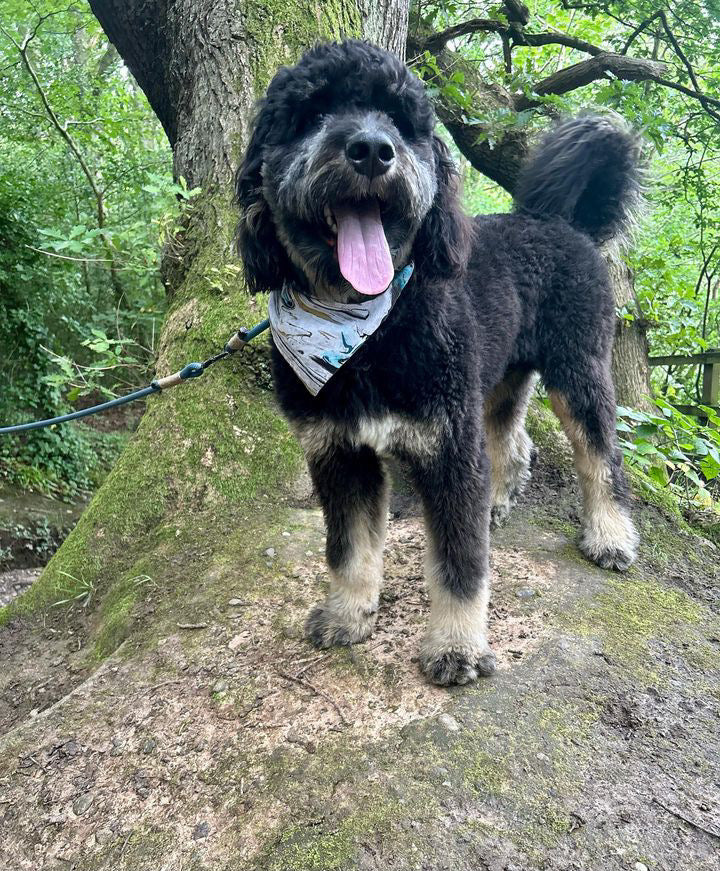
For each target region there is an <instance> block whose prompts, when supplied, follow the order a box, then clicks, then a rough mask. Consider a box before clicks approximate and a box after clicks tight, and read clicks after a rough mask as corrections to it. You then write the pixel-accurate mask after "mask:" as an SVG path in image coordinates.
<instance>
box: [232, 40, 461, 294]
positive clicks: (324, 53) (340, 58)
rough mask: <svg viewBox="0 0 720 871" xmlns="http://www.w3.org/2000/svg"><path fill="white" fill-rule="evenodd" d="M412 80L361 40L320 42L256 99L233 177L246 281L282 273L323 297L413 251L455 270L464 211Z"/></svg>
mask: <svg viewBox="0 0 720 871" xmlns="http://www.w3.org/2000/svg"><path fill="white" fill-rule="evenodd" d="M433 128H434V116H433V112H432V108H431V106H430V103H429V101H428V98H427V96H426V94H425V91H424V88H423V85H422V83H421V82H420V81H419V80H418V79H417V78H416V77H415V76H414V75H413V74H412V73H411V72H410V71H409V70H408V68H407V67H406V66H405V65H404V64H403V63H402V62H401V61H400V60H398V59H397V58H396V57H395V56H394V55H391V54H389V53H388V52H386V51H383V50H382V49H380V48H377V47H375V46H372V45H370V44H368V43H365V42H357V41H347V42H344V43H342V44H339V45H338V44H330V45H320V46H317V47H316V48H314V49H312V50H311V51H309V52H308V53H307V54H306V55H305V56H304V57H303V58H302V60H301V61H300V62H299V63H298V64H297V66H295V67H291V68H283V69H281V70H280V71H279V72H278V73H277V74H276V76H275V78H274V79H273V80H272V82H271V83H270V86H269V88H268V91H267V95H266V97H265V99H264V100H263V101H262V102H261V104H260V107H259V112H258V115H257V117H256V119H255V124H254V129H253V132H252V136H251V138H250V144H249V146H248V149H247V153H246V155H245V159H244V161H243V163H242V165H241V166H240V168H239V170H238V173H237V178H236V191H237V201H238V204H239V206H240V210H241V221H240V225H239V229H238V244H239V249H240V254H241V256H242V259H243V261H244V264H245V275H246V280H247V283H248V287H249V289H250V290H251V292H253V293H255V292H258V291H265V290H276V289H279V288H281V287H282V285H283V283H284V282H286V281H287V282H290V283H292V284H294V285H295V286H297V287H299V288H300V289H301V290H307V291H311V292H312V293H314V294H318V295H322V296H326V297H327V296H330V297H335V298H347V297H348V296H353V295H356V292H357V293H360V294H367V295H373V294H377V293H380V292H382V291H383V290H385V288H386V287H387V286H388V284H389V283H390V281H391V279H392V277H393V271H394V270H395V269H399V268H402V267H403V266H405V265H406V263H407V262H408V261H409V260H411V259H414V261H415V268H416V273H417V274H418V275H420V276H422V277H423V278H424V279H426V280H433V279H438V278H450V277H453V276H455V275H457V274H458V273H460V272H461V271H462V269H463V268H464V265H465V259H466V251H467V236H468V233H467V222H466V219H465V217H464V216H463V214H462V211H461V209H460V206H459V199H458V185H457V179H456V174H455V169H454V165H453V162H452V160H451V158H450V155H449V153H448V151H447V148H446V147H445V145H444V143H443V142H442V140H441V139H439V138H438V137H437V136H436V135H435V134H434V133H433Z"/></svg>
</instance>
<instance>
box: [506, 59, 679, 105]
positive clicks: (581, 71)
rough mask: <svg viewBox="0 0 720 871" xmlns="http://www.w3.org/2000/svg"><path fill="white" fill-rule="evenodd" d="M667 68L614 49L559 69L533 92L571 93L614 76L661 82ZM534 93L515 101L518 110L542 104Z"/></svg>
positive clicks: (630, 79) (629, 80)
mask: <svg viewBox="0 0 720 871" xmlns="http://www.w3.org/2000/svg"><path fill="white" fill-rule="evenodd" d="M664 71H665V64H663V63H660V62H659V61H653V60H646V59H642V58H631V57H626V56H625V55H622V54H615V53H614V52H603V53H602V54H599V55H597V56H596V57H593V58H589V59H588V60H584V61H580V63H576V64H573V65H572V66H569V67H565V68H564V69H562V70H558V71H557V72H556V73H553V74H552V75H551V76H548V77H547V78H546V79H543V80H542V81H540V82H538V83H537V85H535V86H534V87H533V93H534V94H538V95H539V96H545V95H546V94H567V93H568V92H569V91H575V90H577V89H578V88H582V87H584V86H585V85H589V84H590V83H591V82H596V81H598V80H599V79H608V78H610V77H611V76H613V77H615V78H618V79H622V80H623V81H625V82H642V81H648V80H650V81H658V80H660V77H661V74H662V73H663V72H664ZM541 102H542V101H541V100H535V99H533V98H532V96H522V97H519V98H517V99H516V100H515V108H516V109H517V110H518V111H521V110H523V109H529V108H531V107H533V106H537V105H538V104H540V103H541Z"/></svg>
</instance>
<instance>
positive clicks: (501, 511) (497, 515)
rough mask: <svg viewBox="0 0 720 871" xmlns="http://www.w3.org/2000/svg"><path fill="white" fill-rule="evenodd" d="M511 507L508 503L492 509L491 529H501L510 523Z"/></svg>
mask: <svg viewBox="0 0 720 871" xmlns="http://www.w3.org/2000/svg"><path fill="white" fill-rule="evenodd" d="M508 517H510V505H509V503H507V502H504V503H499V504H498V505H493V507H492V508H491V509H490V529H500V528H501V527H502V526H505V524H506V523H507V522H508Z"/></svg>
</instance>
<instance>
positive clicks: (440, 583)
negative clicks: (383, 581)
mask: <svg viewBox="0 0 720 871" xmlns="http://www.w3.org/2000/svg"><path fill="white" fill-rule="evenodd" d="M472 426H473V427H474V423H473V424H472ZM455 436H456V437H453V436H448V437H447V438H446V439H444V441H443V444H442V446H441V447H440V449H439V450H438V451H437V453H436V454H433V456H426V457H423V458H420V457H416V458H411V468H412V472H413V477H414V479H415V482H416V485H417V487H418V490H419V492H420V495H421V497H422V500H423V505H424V509H425V521H426V527H427V546H426V569H425V571H426V579H427V585H428V591H429V594H430V621H429V626H428V630H427V634H426V636H425V639H424V642H423V645H422V650H421V664H422V668H423V671H424V672H425V674H426V675H427V677H428V678H429V679H430V680H432V681H433V682H434V683H438V684H441V685H448V684H463V683H468V682H469V681H472V680H475V679H476V678H477V677H478V676H479V675H490V674H492V673H493V671H494V670H495V655H494V654H493V652H492V651H491V650H490V647H489V646H488V642H487V606H488V598H489V594H490V590H489V581H488V541H489V525H490V498H489V497H490V487H489V477H490V475H489V463H488V460H487V457H486V455H485V451H484V447H483V445H482V441H481V438H480V437H479V435H478V436H477V437H473V436H471V435H469V434H467V433H456V434H455Z"/></svg>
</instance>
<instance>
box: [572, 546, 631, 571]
mask: <svg viewBox="0 0 720 871" xmlns="http://www.w3.org/2000/svg"><path fill="white" fill-rule="evenodd" d="M580 550H581V551H582V552H583V553H584V554H585V556H586V557H587V558H588V559H589V560H590V562H593V563H595V565H598V566H600V568H601V569H610V570H611V571H615V572H626V571H627V570H628V569H629V568H630V566H631V565H632V564H633V563H634V562H635V557H636V554H635V551H634V549H630V548H620V547H608V548H603V549H598V548H597V547H588V545H587V543H586V542H584V541H583V539H580Z"/></svg>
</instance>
